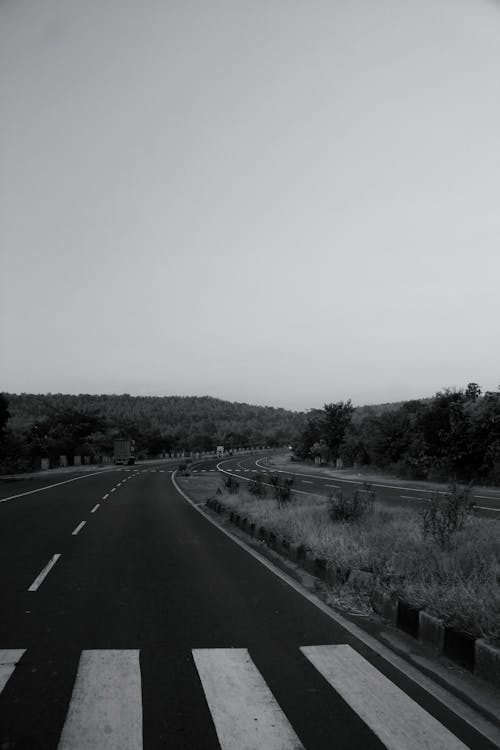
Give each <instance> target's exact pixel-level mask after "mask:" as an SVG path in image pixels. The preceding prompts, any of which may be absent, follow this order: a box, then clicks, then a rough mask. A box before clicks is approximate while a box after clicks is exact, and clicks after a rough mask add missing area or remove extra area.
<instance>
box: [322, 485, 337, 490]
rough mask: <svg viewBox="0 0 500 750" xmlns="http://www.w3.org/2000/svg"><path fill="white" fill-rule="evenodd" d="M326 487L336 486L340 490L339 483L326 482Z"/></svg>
mask: <svg viewBox="0 0 500 750" xmlns="http://www.w3.org/2000/svg"><path fill="white" fill-rule="evenodd" d="M325 487H335V489H336V490H340V487H339V486H338V484H325Z"/></svg>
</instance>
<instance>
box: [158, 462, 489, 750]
mask: <svg viewBox="0 0 500 750" xmlns="http://www.w3.org/2000/svg"><path fill="white" fill-rule="evenodd" d="M218 466H219V467H220V464H218ZM219 471H221V472H225V470H224V469H220V468H219ZM225 473H228V472H225ZM171 480H172V484H173V485H174V487H175V489H176V491H177V492H178V493H179V495H181V496H182V497H183V498H184V500H185V501H186V502H187V503H189V505H191V506H192V507H193V508H194V509H195V510H196V511H197V512H198V513H200V515H202V516H203V517H204V518H205V519H206V521H208V523H210V524H212V526H215V528H216V529H218V531H220V532H221V534H224V536H226V537H227V538H228V539H231V541H232V542H233V543H234V544H236V545H237V546H238V547H240V548H241V549H242V550H244V551H245V552H246V553H247V554H248V555H250V557H253V559H254V560H256V562H258V563H259V564H260V565H262V566H263V567H264V568H266V569H267V570H268V571H269V572H270V573H272V574H273V575H274V576H276V578H279V579H280V580H281V581H283V583H285V584H286V585H287V586H289V587H290V588H291V589H293V590H294V591H295V592H296V593H297V594H299V595H300V596H302V597H303V598H304V599H306V600H307V601H308V602H310V604H312V605H313V606H315V607H316V608H317V609H319V611H320V612H322V613H323V614H324V615H325V616H326V617H328V618H329V619H330V620H332V622H335V623H336V624H337V625H340V626H341V627H342V628H343V629H344V630H345V631H347V632H348V633H350V634H351V635H352V636H354V637H355V638H356V639H357V640H358V641H359V642H360V643H363V644H364V645H365V646H367V647H368V648H369V649H371V650H372V651H374V652H375V653H377V654H379V656H380V657H381V658H382V659H383V660H384V662H385V663H386V664H390V665H391V666H392V667H394V668H395V669H396V670H398V672H399V674H401V675H405V676H406V677H407V678H408V679H410V680H411V681H412V683H413V684H414V685H418V686H419V687H420V688H421V689H422V690H425V691H426V692H427V693H429V695H431V696H432V697H433V698H434V699H436V700H438V701H440V703H441V704H442V705H443V706H445V707H446V708H447V709H448V710H449V711H452V712H453V713H454V714H456V715H457V716H460V718H461V719H462V720H463V721H465V722H466V724H467V726H468V727H469V728H471V729H473V730H474V731H476V732H479V733H480V734H481V735H482V736H483V737H486V738H487V739H488V741H490V742H493V744H495V743H496V744H497V745H498V746H499V747H500V730H499V729H498V727H497V725H496V724H493V723H492V722H491V721H490V720H489V719H486V718H484V717H482V716H480V715H479V714H478V713H477V711H476V710H475V709H473V708H471V707H470V706H469V705H468V704H467V703H464V701H462V700H461V699H460V698H457V697H455V696H454V695H453V694H452V693H450V692H449V691H448V690H447V689H446V688H444V687H441V686H440V685H438V683H437V682H436V681H435V680H434V679H431V678H429V677H427V676H426V675H425V674H424V673H423V672H421V671H420V669H417V668H416V667H414V666H412V665H411V664H410V663H409V662H408V661H406V660H404V659H403V658H402V657H400V656H398V655H397V654H396V653H395V652H394V651H392V650H391V649H390V648H388V647H387V646H385V645H384V644H383V643H382V642H381V641H379V640H377V639H376V638H374V637H373V636H371V635H369V634H368V633H367V632H366V631H364V630H362V629H361V628H360V627H358V626H357V625H355V624H354V623H353V622H351V621H350V620H347V619H346V618H345V617H342V615H341V614H339V613H338V612H334V611H333V610H332V609H330V607H328V606H327V605H326V604H325V603H324V602H323V601H321V599H318V597H317V596H316V595H315V594H313V593H312V592H310V591H308V590H307V589H305V588H304V587H303V586H302V584H300V583H298V582H297V581H296V580H295V579H294V578H291V577H290V576H289V575H288V574H287V573H285V572H284V571H283V570H280V569H279V568H277V567H276V566H275V565H274V564H273V563H272V562H270V560H268V559H267V558H266V557H263V556H262V555H261V554H260V553H259V552H257V551H256V550H255V549H253V547H250V546H249V545H248V544H247V543H246V542H244V541H243V539H240V538H239V537H237V536H235V535H234V534H233V533H232V532H231V531H229V529H227V528H226V527H225V526H222V525H221V524H220V523H219V522H218V520H216V519H215V518H213V517H212V516H211V515H210V513H208V512H207V511H206V510H205V508H204V507H203V506H201V507H198V506H197V505H195V504H194V503H193V501H192V500H191V498H190V497H189V495H187V494H186V493H185V492H184V491H183V490H182V489H181V488H180V487H179V485H178V484H177V481H176V478H175V472H173V474H172V477H171ZM245 481H247V482H251V481H252V480H251V479H245ZM301 494H304V495H307V494H309V493H307V492H301Z"/></svg>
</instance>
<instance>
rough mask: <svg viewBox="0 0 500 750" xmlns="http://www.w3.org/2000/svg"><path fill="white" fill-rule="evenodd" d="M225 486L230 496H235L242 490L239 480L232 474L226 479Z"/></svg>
mask: <svg viewBox="0 0 500 750" xmlns="http://www.w3.org/2000/svg"><path fill="white" fill-rule="evenodd" d="M224 484H225V485H226V489H227V491H228V492H229V494H230V495H235V494H236V493H237V492H238V490H239V488H240V483H239V482H238V480H237V479H235V478H234V477H233V476H231V475H230V474H229V475H228V476H225V477H224Z"/></svg>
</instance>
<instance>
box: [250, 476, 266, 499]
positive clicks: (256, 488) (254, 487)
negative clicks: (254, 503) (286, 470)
mask: <svg viewBox="0 0 500 750" xmlns="http://www.w3.org/2000/svg"><path fill="white" fill-rule="evenodd" d="M248 491H249V493H250V494H251V495H253V496H254V497H267V491H266V485H265V484H264V483H263V481H262V477H261V476H260V474H259V475H258V476H257V477H256V478H255V479H252V481H251V482H250V483H249V485H248Z"/></svg>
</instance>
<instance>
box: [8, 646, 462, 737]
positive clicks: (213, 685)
mask: <svg viewBox="0 0 500 750" xmlns="http://www.w3.org/2000/svg"><path fill="white" fill-rule="evenodd" d="M300 651H301V652H302V653H303V655H304V656H305V657H306V658H307V659H308V660H309V662H310V663H311V664H312V665H313V666H314V668H315V669H316V670H317V671H318V672H319V673H320V674H321V675H322V676H323V677H324V678H325V680H326V681H327V682H328V683H329V685H330V686H331V688H333V690H332V693H331V700H332V709H334V704H335V700H336V698H335V694H334V692H333V691H335V692H336V693H337V694H338V695H340V697H341V698H342V699H343V701H345V703H347V704H348V705H349V706H350V708H351V709H352V711H353V712H354V714H356V715H357V717H358V719H361V721H363V722H364V723H365V724H366V725H367V726H368V727H369V729H370V730H371V731H372V732H373V733H374V734H375V735H376V736H377V737H378V738H379V740H380V741H381V742H382V743H383V745H384V747H385V748H387V750H467V747H466V745H464V744H463V743H462V742H461V741H460V740H459V739H458V738H457V737H456V736H455V735H454V734H452V733H451V732H450V731H449V730H448V729H447V728H446V727H445V726H444V725H443V724H441V723H440V722H439V721H438V720H437V719H435V718H434V717H433V716H431V714H429V713H428V712H427V711H426V710H425V709H423V708H422V707H421V706H420V705H419V704H418V703H416V702H415V701H414V700H413V699H412V698H410V697H409V696H408V695H407V694H406V693H405V692H404V691H403V690H401V689H400V688H398V687H397V686H396V685H395V684H394V683H393V682H391V680H389V679H388V678H387V677H385V675H383V674H382V673H381V672H380V671H379V670H378V669H376V667H374V666H373V665H372V664H371V663H370V662H369V661H367V660H366V659H364V658H363V657H362V656H361V655H360V654H359V653H358V652H357V651H355V650H354V649H353V648H351V647H350V646H348V645H329V646H305V647H302V648H301V649H300ZM25 652H26V650H25V649H3V650H2V649H0V693H2V691H3V689H4V688H5V686H6V684H7V682H8V681H9V679H11V677H12V676H13V673H14V672H15V669H16V666H17V665H18V663H19V661H20V659H21V658H22V657H23V655H24V654H25ZM139 656H140V651H139V650H85V651H82V652H81V655H80V661H79V664H78V669H77V672H76V677H75V682H74V685H73V692H72V695H71V700H70V703H69V708H68V712H67V716H66V719H65V722H64V726H63V728H62V734H61V739H60V742H59V745H58V750H94V749H96V748H98V749H99V750H142V747H143V705H142V684H141V682H142V681H141V668H140V662H139ZM192 658H193V662H194V666H195V667H196V671H197V674H198V677H199V679H200V682H201V685H202V687H203V692H204V694H205V698H206V703H207V705H208V709H209V712H210V715H211V718H212V720H213V724H214V727H215V732H216V734H217V737H218V740H219V743H220V747H221V750H239V749H240V748H245V750H261V748H265V750H304V746H303V744H302V742H301V740H300V739H299V737H298V736H297V734H296V733H295V731H294V729H293V726H292V724H291V723H290V722H291V720H292V719H293V717H290V718H289V717H287V716H286V715H285V713H284V711H283V710H282V708H281V707H280V705H279V703H278V700H277V698H276V697H275V696H274V695H273V693H272V691H271V689H270V688H269V686H268V684H267V683H266V681H265V679H264V677H263V676H262V674H261V672H260V671H259V669H258V667H257V666H256V664H255V663H254V662H253V661H252V659H251V657H250V654H249V652H248V650H247V649H244V648H207V649H203V648H201V649H200V648H197V649H193V651H192ZM33 671H36V670H33ZM299 689H300V686H299ZM325 689H326V690H329V688H326V687H325ZM337 700H338V699H337ZM202 710H206V706H205V707H204V708H203V709H202ZM167 746H168V743H167Z"/></svg>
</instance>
